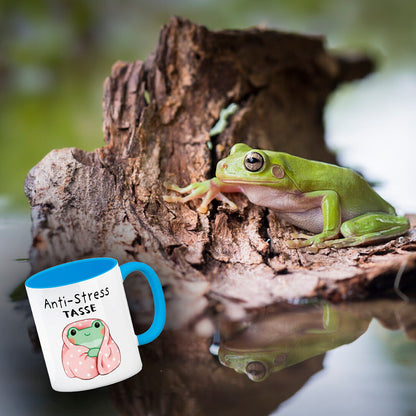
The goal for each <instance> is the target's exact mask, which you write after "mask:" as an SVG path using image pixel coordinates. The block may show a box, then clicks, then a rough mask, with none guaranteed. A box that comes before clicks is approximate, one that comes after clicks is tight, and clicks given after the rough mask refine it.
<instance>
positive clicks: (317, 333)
mask: <svg viewBox="0 0 416 416" xmlns="http://www.w3.org/2000/svg"><path fill="white" fill-rule="evenodd" d="M369 321H370V320H369V319H363V318H359V317H357V316H355V315H354V314H350V313H345V312H344V313H342V314H340V313H339V312H338V311H337V310H336V309H334V308H332V307H330V306H329V305H327V304H326V305H324V306H323V308H322V307H319V308H316V307H312V308H311V307H308V308H304V309H300V310H299V309H297V310H295V311H291V312H289V313H282V314H278V315H274V316H268V317H265V318H263V319H261V320H259V321H258V322H253V323H252V324H251V325H250V326H248V327H246V328H245V329H243V330H242V331H240V332H239V333H237V334H236V335H234V336H233V337H232V338H231V339H230V340H226V341H225V342H221V343H220V346H219V350H218V358H219V361H220V363H221V364H222V365H224V366H225V367H229V368H232V369H233V370H234V371H236V372H237V373H242V374H246V375H247V377H248V378H249V379H250V380H252V381H256V382H260V381H264V380H266V379H267V378H268V377H269V376H270V374H271V373H273V372H276V371H280V370H282V369H284V368H286V367H290V366H292V365H294V364H297V363H300V362H302V361H305V360H307V359H309V358H312V357H315V356H318V355H320V354H323V353H325V352H326V351H329V350H331V349H333V348H336V347H338V346H341V345H344V344H348V343H350V342H352V341H354V340H355V339H356V338H358V337H359V336H361V335H362V334H363V333H364V332H365V331H366V330H367V327H368V324H369Z"/></svg>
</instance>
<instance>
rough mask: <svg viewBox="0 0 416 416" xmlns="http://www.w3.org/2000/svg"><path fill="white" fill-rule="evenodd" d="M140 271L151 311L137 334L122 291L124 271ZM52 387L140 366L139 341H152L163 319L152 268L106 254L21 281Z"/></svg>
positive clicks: (76, 386) (108, 380) (92, 383)
mask: <svg viewBox="0 0 416 416" xmlns="http://www.w3.org/2000/svg"><path fill="white" fill-rule="evenodd" d="M133 271H140V272H142V273H143V274H144V276H145V277H146V279H147V280H148V282H149V284H150V288H151V290H152V294H153V301H154V305H155V315H154V319H153V323H152V325H151V326H150V328H149V329H148V330H147V331H146V332H144V333H143V334H140V335H135V333H134V329H133V324H132V321H131V317H130V312H129V308H128V304H127V299H126V294H125V292H124V287H123V281H124V279H125V278H126V276H127V275H128V274H129V273H131V272H133ZM25 286H26V291H27V294H28V297H29V302H30V306H31V309H32V313H33V317H34V320H35V324H36V329H37V332H38V336H39V340H40V343H41V347H42V352H43V356H44V359H45V363H46V367H47V369H48V374H49V378H50V381H51V385H52V388H53V389H54V390H57V391H80V390H89V389H93V388H97V387H102V386H105V385H109V384H112V383H117V382H119V381H122V380H125V379H126V378H129V377H131V376H133V375H135V374H137V373H138V372H139V371H140V370H141V368H142V362H141V359H140V355H139V350H138V348H137V346H138V345H143V344H147V343H148V342H151V341H153V340H154V339H155V338H156V337H157V336H158V335H159V334H160V332H161V331H162V329H163V327H164V324H165V319H166V307H165V299H164V296H163V290H162V286H161V284H160V282H159V279H158V277H157V275H156V273H155V272H154V270H153V269H152V268H151V267H150V266H148V265H146V264H144V263H138V262H131V263H126V264H123V265H122V266H119V265H118V263H117V260H115V259H112V258H107V257H102V258H92V259H84V260H78V261H73V262H70V263H65V264H61V265H58V266H55V267H51V268H49V269H46V270H43V271H41V272H39V273H36V274H34V275H33V276H31V277H30V278H29V279H27V280H26V283H25Z"/></svg>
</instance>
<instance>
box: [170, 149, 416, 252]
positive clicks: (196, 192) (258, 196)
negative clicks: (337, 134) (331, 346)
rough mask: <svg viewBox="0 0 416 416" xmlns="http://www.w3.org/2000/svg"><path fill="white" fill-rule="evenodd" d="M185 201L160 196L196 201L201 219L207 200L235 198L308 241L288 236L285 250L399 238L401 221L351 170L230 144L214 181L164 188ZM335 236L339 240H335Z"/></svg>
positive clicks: (405, 223)
mask: <svg viewBox="0 0 416 416" xmlns="http://www.w3.org/2000/svg"><path fill="white" fill-rule="evenodd" d="M165 186H166V188H167V189H170V190H173V191H176V192H179V193H181V194H187V193H189V195H187V196H183V197H181V196H171V195H165V196H164V200H165V201H167V202H182V203H185V202H187V201H190V200H193V199H196V198H202V203H201V205H200V206H199V208H198V211H199V212H201V213H206V212H207V210H208V205H209V203H210V202H211V201H212V200H213V199H218V200H220V201H222V202H224V203H226V204H228V205H229V206H231V207H232V208H234V209H236V208H237V206H236V205H235V204H234V202H232V201H231V200H229V199H228V198H227V197H226V196H225V195H223V192H225V193H228V192H241V193H243V194H244V195H245V196H246V197H247V198H248V199H249V200H250V201H251V202H252V203H253V204H256V205H260V206H264V207H267V208H270V209H271V210H273V211H274V212H276V214H277V216H278V217H279V218H282V219H284V220H286V221H287V222H289V223H291V224H293V225H295V226H296V227H299V228H301V229H303V230H307V231H309V232H311V233H313V234H314V235H307V234H303V233H294V234H292V238H294V240H288V241H286V244H287V246H288V247H289V248H299V247H307V246H311V247H313V248H314V249H320V248H325V247H335V248H341V247H350V246H358V245H365V244H371V243H378V242H380V241H383V240H389V239H393V238H395V237H398V236H400V235H402V234H405V233H406V232H407V230H408V229H409V228H410V225H409V221H408V219H407V218H406V217H402V216H398V215H396V211H395V209H394V208H393V207H392V206H391V205H390V204H389V203H388V202H386V201H385V200H384V199H383V198H381V196H379V195H378V194H377V193H376V192H375V191H374V190H373V189H372V188H371V187H370V185H369V184H368V183H367V182H366V181H365V179H364V178H363V177H362V176H360V175H359V174H358V173H356V172H354V171H353V170H351V169H347V168H343V167H339V166H336V165H331V164H328V163H324V162H317V161H312V160H308V159H303V158H301V157H297V156H292V155H290V154H288V153H282V152H274V151H267V150H261V149H252V148H251V147H249V146H248V145H246V144H243V143H238V144H235V145H234V146H233V147H232V149H231V151H230V154H229V156H227V157H226V158H224V159H222V160H220V161H219V162H218V164H217V168H216V173H215V178H212V179H210V180H207V181H203V182H197V183H192V184H190V185H188V186H186V187H184V188H180V187H179V186H177V185H172V184H165ZM340 234H341V235H342V236H343V237H344V238H339V236H340Z"/></svg>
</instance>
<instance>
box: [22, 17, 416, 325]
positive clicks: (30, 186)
mask: <svg viewBox="0 0 416 416" xmlns="http://www.w3.org/2000/svg"><path fill="white" fill-rule="evenodd" d="M371 69H372V65H371V62H370V61H369V60H367V59H365V58H362V57H345V56H344V57H343V56H336V55H333V54H331V53H329V52H328V51H326V50H325V48H324V45H323V39H321V38H319V37H307V36H301V35H295V34H287V33H281V32H276V31H268V30H260V29H250V30H245V31H220V32H211V31H208V30H207V29H206V28H204V27H202V26H198V25H195V24H193V23H191V22H189V21H186V20H184V19H180V18H172V19H171V20H170V22H169V24H168V25H167V26H166V27H164V28H163V29H162V31H161V33H160V38H159V41H158V45H157V47H156V50H155V52H154V54H152V55H151V56H149V57H148V58H147V60H146V61H144V62H142V61H135V62H132V63H125V62H117V63H116V64H115V65H114V67H113V69H112V74H111V76H110V77H109V78H108V79H107V80H106V81H105V84H104V100H103V117H104V122H103V126H104V139H105V142H106V145H105V146H104V147H103V148H101V149H97V150H95V151H94V152H91V153H89V152H85V151H82V150H78V149H74V148H71V149H61V150H54V151H52V152H51V153H49V154H48V155H47V156H46V157H45V158H44V159H43V160H42V161H41V162H40V163H39V164H38V165H36V166H35V167H34V168H33V169H32V170H31V171H30V173H29V175H28V176H27V179H26V184H25V188H26V193H27V196H28V198H29V201H30V204H31V209H32V220H33V230H32V233H33V244H32V247H31V254H30V261H31V265H32V271H33V272H36V271H39V270H41V269H43V268H45V267H48V266H51V265H54V264H57V263H61V262H64V261H68V260H74V259H78V258H83V257H88V256H112V257H115V258H117V259H118V260H119V261H120V262H121V263H124V262H126V261H132V260H138V261H143V262H146V263H148V264H151V265H152V266H153V267H154V268H155V269H156V271H157V272H158V274H159V275H160V277H161V279H162V280H163V282H164V285H165V291H166V294H167V298H168V307H169V308H170V316H171V317H173V318H171V319H170V320H169V321H168V324H169V325H170V326H171V327H175V326H181V325H182V324H185V323H189V322H195V319H196V317H199V316H202V315H203V312H204V311H206V310H207V309H209V308H210V307H212V306H215V305H218V304H221V305H222V306H221V308H223V307H225V310H226V311H228V313H229V314H230V315H232V316H234V317H238V316H241V314H244V311H245V310H248V309H251V308H257V307H262V306H266V305H270V304H272V303H275V302H278V301H282V300H298V299H302V298H311V297H315V296H319V297H324V298H329V299H332V300H341V299H354V298H362V297H365V296H368V295H369V294H371V293H374V292H375V291H376V292H377V291H380V290H382V289H385V288H386V287H391V286H392V284H393V281H394V276H395V275H396V274H397V273H398V271H399V270H400V268H401V267H402V270H403V268H405V272H409V271H412V270H413V271H414V269H415V267H416V241H415V231H414V230H413V231H412V232H411V233H410V234H409V236H407V237H403V238H400V239H398V240H394V241H392V242H389V243H387V244H384V245H378V246H371V247H367V248H354V249H339V250H332V249H325V250H321V251H320V252H319V253H318V254H310V253H308V252H307V251H306V250H304V249H299V250H290V249H288V248H287V247H286V246H285V244H284V239H285V238H286V237H287V236H288V234H289V233H290V232H292V231H293V230H294V229H293V227H291V226H288V225H287V224H284V223H282V222H279V221H278V220H277V217H276V216H275V215H274V214H273V212H271V211H269V210H267V209H264V208H261V207H257V206H254V205H252V204H250V203H249V202H248V201H247V200H246V199H245V197H244V196H239V195H233V196H232V198H233V200H234V201H235V202H236V203H237V205H238V207H239V209H238V211H237V212H231V211H230V210H229V209H228V208H227V207H224V206H223V205H222V204H220V203H214V204H212V206H211V209H210V211H209V212H208V213H207V214H206V215H205V214H199V213H198V212H197V211H196V209H195V207H196V206H195V205H194V204H192V203H190V204H187V205H183V204H168V203H165V202H164V201H163V199H162V196H163V194H165V193H166V190H165V189H164V187H163V183H164V182H165V181H170V182H175V183H177V184H179V185H186V184H188V183H190V182H194V181H200V180H204V179H207V178H210V177H212V176H213V171H214V168H215V165H216V162H217V161H218V160H219V159H221V158H222V157H224V156H225V155H227V153H228V151H229V149H230V147H231V146H232V144H234V143H236V142H245V143H247V144H249V145H251V146H254V147H261V148H264V149H270V150H280V151H286V152H289V153H292V154H296V155H299V156H303V157H307V158H311V159H316V160H323V161H328V162H335V159H334V155H333V154H331V153H330V152H329V151H328V150H327V149H326V147H325V144H324V140H323V120H322V113H323V109H324V105H325V102H326V99H327V97H328V95H329V94H330V93H331V91H332V90H333V89H334V88H336V86H337V85H338V84H340V83H341V82H344V81H350V80H353V79H356V78H360V77H363V76H365V75H366V74H367V73H368V72H369V71H371ZM230 103H237V104H238V106H239V109H238V111H237V112H236V113H235V114H234V115H233V116H232V117H230V120H229V124H228V126H227V128H226V130H225V131H224V132H223V133H221V134H219V135H218V136H216V137H212V138H210V136H209V131H210V129H211V128H212V127H213V125H214V124H215V123H216V121H217V120H218V117H219V114H220V111H221V109H223V108H224V107H226V106H227V105H229V104H230ZM413 225H414V224H413ZM405 275H408V273H407V274H406V273H405ZM142 289H143V288H141V287H137V288H136V289H135V290H137V292H135V293H136V294H137V297H139V294H140V291H141V290H142ZM143 290H144V289H143ZM141 308H144V309H146V306H141ZM149 308H150V310H151V306H149Z"/></svg>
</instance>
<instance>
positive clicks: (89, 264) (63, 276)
mask: <svg viewBox="0 0 416 416" xmlns="http://www.w3.org/2000/svg"><path fill="white" fill-rule="evenodd" d="M116 266H117V260H115V259H112V258H109V257H100V258H93V259H84V260H76V261H72V262H70V263H64V264H60V265H58V266H54V267H51V268H49V269H45V270H42V271H41V272H39V273H36V274H34V275H33V276H31V277H29V278H28V279H27V280H26V282H25V285H26V287H29V288H31V289H48V288H52V287H60V286H66V285H71V284H73V283H79V282H83V281H85V280H88V279H92V278H93V277H96V276H99V275H100V274H103V273H105V272H108V271H110V270H111V269H113V268H114V267H116Z"/></svg>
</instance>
